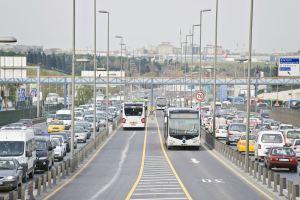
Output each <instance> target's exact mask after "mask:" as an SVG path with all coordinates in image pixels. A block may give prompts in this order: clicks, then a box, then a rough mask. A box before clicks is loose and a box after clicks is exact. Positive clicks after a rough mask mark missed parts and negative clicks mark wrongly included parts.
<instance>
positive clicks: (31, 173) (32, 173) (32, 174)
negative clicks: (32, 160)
mask: <svg viewBox="0 0 300 200" xmlns="http://www.w3.org/2000/svg"><path fill="white" fill-rule="evenodd" d="M28 176H29V178H33V176H34V169H33V170H32V171H31V172H30V173H29V174H28Z"/></svg>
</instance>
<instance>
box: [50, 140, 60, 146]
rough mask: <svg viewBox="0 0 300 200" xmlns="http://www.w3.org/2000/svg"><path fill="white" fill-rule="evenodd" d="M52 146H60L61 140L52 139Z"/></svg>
mask: <svg viewBox="0 0 300 200" xmlns="http://www.w3.org/2000/svg"><path fill="white" fill-rule="evenodd" d="M52 144H53V146H55V147H56V146H60V144H61V143H60V140H59V139H52Z"/></svg>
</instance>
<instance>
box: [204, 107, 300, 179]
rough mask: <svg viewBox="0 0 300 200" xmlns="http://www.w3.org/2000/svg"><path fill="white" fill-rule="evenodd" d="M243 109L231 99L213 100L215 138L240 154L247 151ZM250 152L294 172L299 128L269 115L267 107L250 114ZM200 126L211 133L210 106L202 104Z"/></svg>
mask: <svg viewBox="0 0 300 200" xmlns="http://www.w3.org/2000/svg"><path fill="white" fill-rule="evenodd" d="M246 119H247V118H246V112H245V111H240V110H237V109H236V108H235V107H234V106H231V103H230V102H227V101H226V102H222V103H221V102H217V103H216V118H215V120H216V121H215V123H216V125H215V127H216V128H215V129H216V130H215V137H216V139H218V140H220V141H222V142H224V143H226V144H227V145H230V146H231V147H232V148H233V149H235V150H236V151H238V152H239V153H241V154H245V152H246ZM249 121H250V127H249V128H250V134H249V154H250V155H251V158H252V159H255V160H257V161H259V162H261V163H263V164H264V165H265V166H266V167H267V168H268V169H272V170H274V169H276V170H279V171H280V170H289V171H290V172H292V173H296V172H297V170H298V162H299V160H300V128H298V127H296V126H294V125H292V124H284V123H281V122H279V121H276V120H274V119H271V118H270V110H267V109H261V110H259V112H257V113H251V114H250V119H249ZM201 125H202V127H203V128H204V129H205V130H206V131H208V132H209V133H211V134H212V133H213V116H212V106H211V105H208V104H205V103H203V105H202V107H201Z"/></svg>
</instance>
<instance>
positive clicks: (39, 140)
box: [35, 136, 54, 171]
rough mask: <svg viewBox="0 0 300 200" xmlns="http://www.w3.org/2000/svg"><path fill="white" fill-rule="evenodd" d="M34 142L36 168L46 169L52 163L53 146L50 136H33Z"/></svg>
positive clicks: (49, 167) (48, 168)
mask: <svg viewBox="0 0 300 200" xmlns="http://www.w3.org/2000/svg"><path fill="white" fill-rule="evenodd" d="M35 144H36V165H35V168H36V169H37V170H44V171H48V170H50V169H51V167H52V166H53V165H54V155H53V147H52V144H51V140H50V137H46V136H37V137H35Z"/></svg>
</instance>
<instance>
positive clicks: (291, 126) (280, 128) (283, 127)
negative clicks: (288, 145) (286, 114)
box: [278, 124, 294, 131]
mask: <svg viewBox="0 0 300 200" xmlns="http://www.w3.org/2000/svg"><path fill="white" fill-rule="evenodd" d="M286 129H294V126H293V125H292V124H280V125H279V127H278V131H284V130H286Z"/></svg>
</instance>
